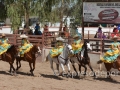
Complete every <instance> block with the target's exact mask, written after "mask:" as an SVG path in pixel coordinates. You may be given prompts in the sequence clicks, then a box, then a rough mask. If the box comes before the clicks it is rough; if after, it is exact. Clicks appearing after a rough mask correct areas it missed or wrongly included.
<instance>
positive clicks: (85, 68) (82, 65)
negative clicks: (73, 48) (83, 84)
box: [81, 64, 87, 75]
mask: <svg viewBox="0 0 120 90" xmlns="http://www.w3.org/2000/svg"><path fill="white" fill-rule="evenodd" d="M81 66H82V67H84V69H85V71H84V74H83V75H86V71H87V67H86V66H85V65H84V64H81Z"/></svg>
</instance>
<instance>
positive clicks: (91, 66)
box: [88, 62, 96, 77]
mask: <svg viewBox="0 0 120 90" xmlns="http://www.w3.org/2000/svg"><path fill="white" fill-rule="evenodd" d="M88 66H89V68H90V69H91V71H92V72H93V74H94V75H93V76H94V77H96V75H95V72H94V70H93V68H92V66H91V63H90V62H89V64H88Z"/></svg>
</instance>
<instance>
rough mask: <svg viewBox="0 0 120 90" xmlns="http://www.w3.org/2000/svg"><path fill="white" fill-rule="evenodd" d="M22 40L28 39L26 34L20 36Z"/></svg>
mask: <svg viewBox="0 0 120 90" xmlns="http://www.w3.org/2000/svg"><path fill="white" fill-rule="evenodd" d="M20 37H21V38H28V36H26V35H25V34H22V35H20Z"/></svg>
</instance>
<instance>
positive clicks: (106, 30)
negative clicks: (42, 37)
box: [0, 26, 113, 34]
mask: <svg viewBox="0 0 120 90" xmlns="http://www.w3.org/2000/svg"><path fill="white" fill-rule="evenodd" d="M78 30H79V32H80V33H81V31H82V28H81V27H80V28H78ZM97 30H98V27H85V28H84V33H85V34H88V31H89V32H90V34H95V33H96V31H97ZM41 31H43V28H41ZM49 31H59V27H49ZM102 31H103V32H109V31H110V32H112V31H113V28H103V29H102ZM0 33H9V34H12V33H13V32H12V31H11V28H10V27H7V26H6V27H2V30H1V29H0Z"/></svg>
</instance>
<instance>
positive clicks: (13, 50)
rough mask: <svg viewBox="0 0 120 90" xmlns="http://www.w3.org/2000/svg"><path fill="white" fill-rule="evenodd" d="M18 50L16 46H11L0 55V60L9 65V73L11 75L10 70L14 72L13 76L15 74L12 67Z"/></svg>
mask: <svg viewBox="0 0 120 90" xmlns="http://www.w3.org/2000/svg"><path fill="white" fill-rule="evenodd" d="M17 53H18V50H17V46H15V45H11V47H10V48H9V49H8V50H7V51H6V52H5V53H3V54H2V55H1V59H2V60H3V61H6V62H8V63H9V64H10V71H9V72H10V73H12V70H13V72H14V74H16V70H15V68H14V66H13V63H14V60H15V58H16V56H17Z"/></svg>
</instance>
